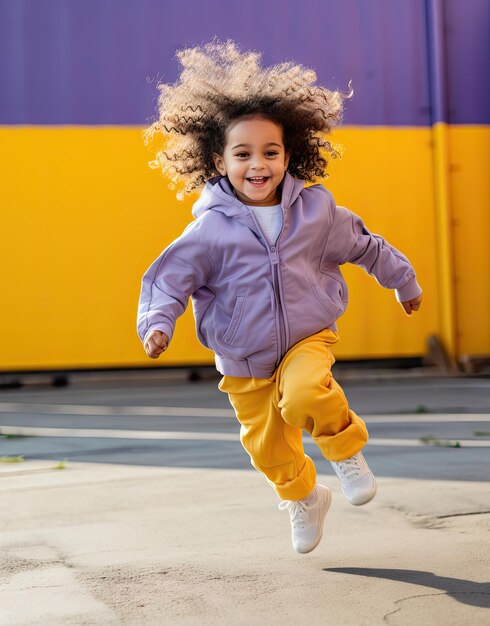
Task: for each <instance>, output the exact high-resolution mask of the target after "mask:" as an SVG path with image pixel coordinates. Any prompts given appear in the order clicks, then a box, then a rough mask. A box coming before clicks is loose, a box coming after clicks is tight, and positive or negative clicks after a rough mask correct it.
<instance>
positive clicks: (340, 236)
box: [325, 204, 422, 302]
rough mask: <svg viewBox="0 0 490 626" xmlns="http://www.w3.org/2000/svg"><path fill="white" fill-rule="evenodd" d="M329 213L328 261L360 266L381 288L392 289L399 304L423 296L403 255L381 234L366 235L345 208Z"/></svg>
mask: <svg viewBox="0 0 490 626" xmlns="http://www.w3.org/2000/svg"><path fill="white" fill-rule="evenodd" d="M332 211H333V221H332V226H331V228H330V231H329V234H328V239H327V244H326V247H325V250H326V252H325V255H326V257H327V258H328V259H329V260H330V261H337V262H338V263H339V264H342V263H354V264H355V265H359V266H360V267H362V268H363V269H364V270H365V271H366V272H367V273H368V274H370V275H371V276H374V277H375V278H376V280H377V281H378V283H379V284H380V285H382V286H383V287H386V288H388V289H394V290H395V295H396V299H397V300H398V302H405V301H407V300H412V299H413V298H416V297H417V296H419V295H420V294H421V293H422V289H421V288H420V286H419V284H418V283H417V279H416V277H415V270H414V269H413V267H412V265H411V264H410V262H409V260H408V259H407V257H406V256H404V255H403V254H402V253H401V252H400V251H399V250H397V249H396V248H394V247H393V246H392V245H390V244H389V243H388V242H387V241H386V240H385V239H383V237H381V236H380V235H376V234H374V233H371V232H369V230H368V229H367V228H366V226H365V225H364V223H363V221H362V220H361V218H360V217H359V216H357V215H355V214H354V213H352V212H351V211H349V210H348V209H346V208H344V207H341V206H335V204H334V205H333V208H332Z"/></svg>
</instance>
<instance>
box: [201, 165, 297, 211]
mask: <svg viewBox="0 0 490 626" xmlns="http://www.w3.org/2000/svg"><path fill="white" fill-rule="evenodd" d="M280 186H281V187H282V194H281V206H282V207H283V208H284V209H287V208H289V207H290V206H291V205H292V204H293V202H294V201H295V200H296V199H297V197H298V196H299V194H300V193H301V191H302V190H303V188H304V186H305V181H304V180H299V179H297V178H293V177H292V176H291V174H290V173H289V172H286V174H285V176H284V179H283V181H282V183H281V185H280ZM211 209H212V210H214V211H219V212H220V213H224V214H225V215H226V216H227V217H235V216H238V215H243V214H244V213H245V212H246V211H247V209H246V207H245V205H244V204H243V203H242V202H241V201H240V200H239V199H238V198H237V197H236V196H235V194H234V193H233V188H232V186H231V184H230V181H229V180H228V178H226V176H216V177H215V178H211V179H210V180H209V181H208V182H207V183H206V186H205V187H204V189H203V191H202V193H201V196H200V198H199V200H197V201H196V202H195V203H194V206H193V207H192V215H193V216H194V217H195V218H198V217H200V216H201V215H203V214H204V213H205V212H206V211H209V210H211Z"/></svg>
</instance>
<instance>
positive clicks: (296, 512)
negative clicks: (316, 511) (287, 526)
mask: <svg viewBox="0 0 490 626" xmlns="http://www.w3.org/2000/svg"><path fill="white" fill-rule="evenodd" d="M279 508H280V509H281V511H283V510H284V509H288V511H289V517H290V518H291V524H292V525H293V528H304V526H305V523H306V517H307V516H308V512H307V510H306V506H305V504H304V502H302V501H301V500H283V501H282V502H281V503H280V504H279Z"/></svg>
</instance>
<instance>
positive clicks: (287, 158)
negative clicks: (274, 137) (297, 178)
mask: <svg viewBox="0 0 490 626" xmlns="http://www.w3.org/2000/svg"><path fill="white" fill-rule="evenodd" d="M290 156H291V153H290V152H286V156H285V157H284V171H285V172H286V171H287V169H288V165H289V158H290Z"/></svg>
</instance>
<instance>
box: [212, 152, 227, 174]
mask: <svg viewBox="0 0 490 626" xmlns="http://www.w3.org/2000/svg"><path fill="white" fill-rule="evenodd" d="M213 161H214V166H215V167H216V169H217V170H218V172H219V173H220V174H221V176H226V167H225V161H224V159H223V157H222V156H220V155H219V154H216V152H215V153H214V154H213Z"/></svg>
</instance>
